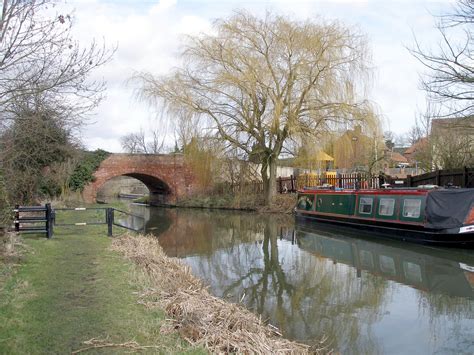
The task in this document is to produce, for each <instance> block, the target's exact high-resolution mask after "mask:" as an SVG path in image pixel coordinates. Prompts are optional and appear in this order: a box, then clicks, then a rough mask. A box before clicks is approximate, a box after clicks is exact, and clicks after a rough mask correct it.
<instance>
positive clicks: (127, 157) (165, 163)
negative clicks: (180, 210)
mask: <svg viewBox="0 0 474 355" xmlns="http://www.w3.org/2000/svg"><path fill="white" fill-rule="evenodd" d="M116 176H129V177H133V178H136V179H138V180H140V181H141V182H143V183H144V184H145V185H146V186H147V187H148V189H149V190H150V202H151V203H175V202H176V201H178V200H179V199H182V198H185V197H188V196H191V195H193V194H195V193H196V192H199V187H198V185H197V184H196V181H197V180H196V178H195V175H194V174H193V172H192V170H191V169H190V167H189V166H188V165H187V164H186V163H185V161H184V157H183V156H182V155H181V154H169V155H165V154H111V155H109V156H108V157H107V158H106V159H105V160H104V161H102V163H101V164H100V166H99V168H98V169H97V171H96V172H95V173H94V181H93V182H91V183H89V184H88V185H87V186H86V187H85V188H84V191H83V192H82V197H83V199H84V201H86V202H90V203H93V202H96V198H97V192H98V191H99V190H100V188H101V187H102V185H103V184H104V183H105V182H106V181H108V180H110V179H112V178H114V177H116Z"/></svg>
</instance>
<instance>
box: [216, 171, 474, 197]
mask: <svg viewBox="0 0 474 355" xmlns="http://www.w3.org/2000/svg"><path fill="white" fill-rule="evenodd" d="M384 183H387V184H390V185H391V186H394V187H416V186H420V185H438V186H450V185H452V186H459V187H469V188H474V168H466V167H465V168H462V169H454V170H438V171H434V172H431V173H427V174H423V175H417V176H411V175H408V176H407V177H406V178H392V177H390V176H388V175H371V176H370V175H368V174H365V173H352V174H337V175H335V174H334V173H332V174H326V173H323V174H321V175H316V174H303V175H299V176H293V175H291V176H288V177H279V178H277V181H276V189H277V192H278V193H292V192H296V191H298V190H299V189H302V188H304V187H315V186H324V185H325V184H326V185H330V186H335V187H338V188H343V189H357V188H360V189H377V188H380V187H382V185H383V184H384ZM219 191H220V192H224V191H225V192H229V193H232V194H237V193H244V194H245V193H255V194H256V193H262V192H263V183H262V182H261V181H252V182H245V183H240V184H223V185H221V186H220V188H219Z"/></svg>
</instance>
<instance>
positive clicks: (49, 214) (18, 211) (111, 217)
mask: <svg viewBox="0 0 474 355" xmlns="http://www.w3.org/2000/svg"><path fill="white" fill-rule="evenodd" d="M13 211H14V212H15V220H14V228H15V231H16V232H19V233H35V234H42V233H45V235H46V237H47V238H48V239H49V238H52V237H53V228H54V227H71V226H97V225H107V235H108V236H109V237H111V236H112V235H113V226H117V227H120V228H125V229H128V230H132V231H134V232H140V231H143V230H144V229H145V222H146V220H145V217H143V216H139V215H135V214H132V213H130V212H126V211H123V210H119V209H116V208H113V207H91V208H86V207H76V208H54V209H53V208H52V207H51V204H49V203H47V204H46V205H44V206H19V205H17V206H15V209H14V210H13ZM67 211H70V212H74V213H76V212H79V213H80V212H84V211H94V212H97V211H99V213H98V214H97V215H98V216H99V219H95V220H84V219H82V220H81V221H80V222H58V218H57V217H58V213H59V214H61V212H67ZM25 213H26V215H25ZM38 214H40V215H39V216H38ZM117 214H118V216H117ZM100 215H102V216H100ZM117 217H122V218H117ZM123 217H125V218H127V219H129V218H130V217H131V218H132V223H131V225H130V224H126V223H124V222H122V220H123ZM133 220H140V221H141V223H139V226H138V227H134V226H133V224H134V223H133ZM30 224H34V225H33V226H30ZM38 224H41V225H39V226H38Z"/></svg>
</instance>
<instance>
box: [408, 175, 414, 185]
mask: <svg viewBox="0 0 474 355" xmlns="http://www.w3.org/2000/svg"><path fill="white" fill-rule="evenodd" d="M412 185H413V181H412V178H411V175H407V187H412Z"/></svg>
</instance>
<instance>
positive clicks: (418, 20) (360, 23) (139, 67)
mask: <svg viewBox="0 0 474 355" xmlns="http://www.w3.org/2000/svg"><path fill="white" fill-rule="evenodd" d="M452 6H453V2H452V1H448V0H444V1H441V0H439V1H428V0H397V1H389V0H368V1H367V0H365V1H364V0H332V1H329V0H327V1H319V0H312V1H310V0H307V1H303V0H267V1H263V0H254V1H247V0H244V1H225V0H222V1H218V0H208V1H204V0H202V1H201V0H199V1H198V0H193V1H191V0H186V1H184V0H67V1H66V2H65V3H61V4H60V5H59V10H58V11H68V12H70V11H72V12H73V18H74V26H73V34H74V36H75V38H76V39H77V40H78V41H79V42H82V43H83V44H84V45H86V44H87V43H90V41H92V40H95V41H97V42H99V43H105V44H106V45H107V46H109V47H113V46H116V47H117V50H116V52H115V54H114V57H113V59H112V61H111V62H110V63H108V64H107V65H105V66H103V67H102V68H100V69H99V70H97V71H96V72H95V73H94V77H93V79H99V80H105V82H106V83H107V92H106V98H105V99H104V100H103V101H102V102H101V104H100V106H99V107H97V109H96V110H95V112H94V113H93V115H92V117H91V122H90V124H89V125H87V126H86V127H84V129H83V130H82V133H81V138H82V140H83V142H84V144H85V145H86V147H87V148H88V149H97V148H101V149H105V150H107V151H110V152H121V151H122V149H121V145H120V137H122V136H124V135H126V134H128V133H132V132H137V131H139V130H140V129H143V130H145V131H146V130H148V129H156V128H157V127H158V128H160V127H159V123H158V122H157V120H156V116H157V114H159V113H157V112H156V109H154V108H152V107H149V106H148V104H147V103H145V102H142V101H140V100H139V99H138V98H137V89H138V87H137V84H136V83H134V82H133V81H131V80H130V78H131V77H132V76H133V74H134V73H138V72H149V73H152V74H155V75H165V74H167V73H169V72H170V71H171V70H172V69H173V67H175V66H176V65H177V63H179V60H178V55H179V51H180V48H181V45H182V43H183V42H182V40H183V37H184V36H185V35H195V34H199V33H202V32H204V33H212V31H213V21H214V20H215V19H218V18H226V17H228V16H230V15H231V14H232V12H233V11H234V10H236V9H245V10H247V11H249V12H251V13H253V14H256V15H260V14H262V15H263V14H264V13H265V12H266V11H268V10H270V11H272V12H274V13H277V14H283V15H287V16H291V17H292V18H295V19H307V18H310V19H314V20H315V21H317V20H318V19H321V18H322V19H326V20H338V21H341V22H343V23H344V24H346V25H349V26H352V27H356V28H358V29H359V30H360V31H361V32H362V33H364V34H365V35H366V36H367V38H368V40H369V48H370V49H371V51H372V62H371V63H370V64H371V67H372V69H373V83H372V85H371V90H370V92H369V93H368V97H369V99H370V100H371V102H372V103H373V104H374V105H375V106H376V107H377V110H378V112H379V113H380V115H381V117H382V119H383V124H384V127H383V130H384V131H387V130H390V131H393V132H394V133H396V134H399V135H400V134H403V133H405V132H408V131H409V129H410V128H411V127H412V126H413V125H414V123H415V117H416V116H417V115H419V114H420V113H423V111H424V109H425V106H426V100H425V93H424V92H423V91H422V90H420V84H419V83H420V75H422V73H423V72H424V70H425V69H424V68H423V66H422V64H421V63H419V62H418V61H417V60H416V59H415V58H414V57H413V56H412V55H411V54H410V53H409V51H408V48H413V46H414V39H415V37H416V39H417V41H418V42H419V43H420V44H421V46H422V47H423V48H425V49H435V48H436V47H437V44H438V42H439V36H438V32H437V30H436V29H435V24H436V20H437V19H436V16H438V15H440V14H446V13H448V12H449V11H450V10H451V8H452ZM164 131H165V130H163V132H164ZM167 139H168V141H173V142H174V138H173V137H167Z"/></svg>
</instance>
